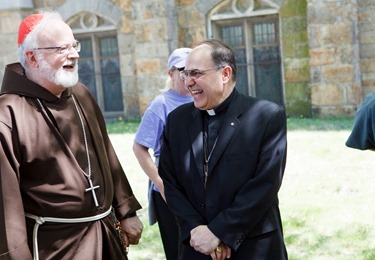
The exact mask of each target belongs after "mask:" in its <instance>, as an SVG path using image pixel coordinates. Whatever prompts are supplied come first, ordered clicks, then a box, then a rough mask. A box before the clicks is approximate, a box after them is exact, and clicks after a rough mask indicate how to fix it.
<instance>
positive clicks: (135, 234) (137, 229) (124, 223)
mask: <svg viewBox="0 0 375 260" xmlns="http://www.w3.org/2000/svg"><path fill="white" fill-rule="evenodd" d="M120 225H121V229H122V231H123V238H124V244H125V246H126V247H129V245H136V244H138V243H139V240H140V239H141V235H142V230H143V224H142V221H141V220H140V219H139V217H138V216H134V217H130V218H126V219H123V220H121V222H120Z"/></svg>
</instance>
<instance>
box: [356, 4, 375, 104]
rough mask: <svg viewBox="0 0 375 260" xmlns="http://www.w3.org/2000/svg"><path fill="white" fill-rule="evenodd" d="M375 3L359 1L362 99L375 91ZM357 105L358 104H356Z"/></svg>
mask: <svg viewBox="0 0 375 260" xmlns="http://www.w3.org/2000/svg"><path fill="white" fill-rule="evenodd" d="M374 14H375V1H374V0H358V25H359V32H360V35H359V41H360V50H359V54H360V69H361V75H362V78H361V85H362V97H364V96H365V95H366V94H368V93H369V92H373V91H375V16H374ZM356 105H357V104H356Z"/></svg>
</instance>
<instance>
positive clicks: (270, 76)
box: [209, 0, 284, 105]
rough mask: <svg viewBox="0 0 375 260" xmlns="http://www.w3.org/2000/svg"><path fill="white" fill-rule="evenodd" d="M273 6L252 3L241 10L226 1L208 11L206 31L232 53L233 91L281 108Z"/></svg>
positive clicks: (281, 94) (276, 26)
mask: <svg viewBox="0 0 375 260" xmlns="http://www.w3.org/2000/svg"><path fill="white" fill-rule="evenodd" d="M236 3H237V2H236ZM270 3H271V2H270ZM237 5H238V3H237ZM274 5H275V4H274V3H272V4H271V5H270V6H264V5H262V2H260V1H254V0H253V1H251V5H249V6H246V7H241V6H236V5H235V4H230V2H228V1H226V2H225V3H223V4H222V5H219V6H217V7H216V8H214V9H213V10H212V12H211V14H210V16H209V17H210V19H211V23H210V25H209V30H210V29H211V33H212V37H213V38H217V39H220V40H222V41H223V42H225V43H226V44H228V45H229V46H230V47H231V48H232V49H233V50H234V52H235V55H236V61H237V69H238V77H237V82H236V88H237V90H238V91H239V92H241V93H243V94H245V95H251V96H255V97H258V98H262V99H268V100H271V101H273V102H275V103H278V104H280V105H284V91H283V83H282V68H281V65H282V62H281V54H280V36H279V17H278V13H277V12H278V11H277V9H275V6H274ZM240 7H241V8H240ZM241 10H243V12H242V11H241Z"/></svg>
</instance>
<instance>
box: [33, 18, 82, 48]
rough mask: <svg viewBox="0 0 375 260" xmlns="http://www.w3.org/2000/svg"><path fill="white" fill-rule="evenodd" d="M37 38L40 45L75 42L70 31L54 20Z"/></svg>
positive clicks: (66, 26)
mask: <svg viewBox="0 0 375 260" xmlns="http://www.w3.org/2000/svg"><path fill="white" fill-rule="evenodd" d="M38 38H39V39H38V41H39V43H41V44H51V43H54V44H68V43H72V42H73V41H74V40H75V38H74V35H73V32H72V29H71V28H70V27H69V25H67V24H66V23H65V22H64V21H61V20H56V21H54V23H53V24H51V25H50V26H47V27H46V28H45V29H44V30H43V31H42V32H41V33H40V35H39V37H38Z"/></svg>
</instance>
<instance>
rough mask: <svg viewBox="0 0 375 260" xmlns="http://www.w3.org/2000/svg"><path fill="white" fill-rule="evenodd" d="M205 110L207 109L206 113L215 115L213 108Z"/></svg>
mask: <svg viewBox="0 0 375 260" xmlns="http://www.w3.org/2000/svg"><path fill="white" fill-rule="evenodd" d="M206 111H207V113H208V114H209V115H210V116H214V115H216V113H215V110H213V109H207V110H206Z"/></svg>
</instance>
